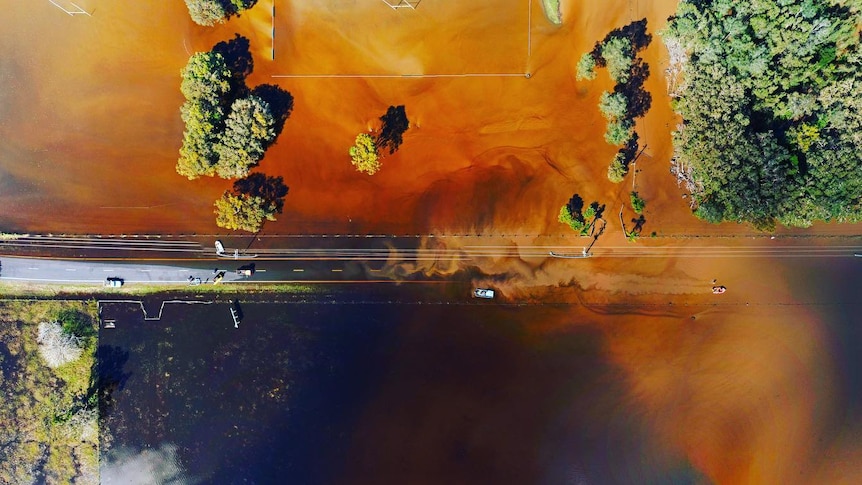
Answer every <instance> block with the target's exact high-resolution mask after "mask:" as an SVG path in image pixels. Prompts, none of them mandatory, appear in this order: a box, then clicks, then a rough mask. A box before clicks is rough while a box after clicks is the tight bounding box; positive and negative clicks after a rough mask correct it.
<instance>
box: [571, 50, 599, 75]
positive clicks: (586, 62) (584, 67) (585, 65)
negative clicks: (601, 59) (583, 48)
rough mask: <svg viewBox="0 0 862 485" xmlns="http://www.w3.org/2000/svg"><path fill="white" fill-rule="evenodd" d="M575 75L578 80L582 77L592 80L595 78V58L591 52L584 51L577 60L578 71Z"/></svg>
mask: <svg viewBox="0 0 862 485" xmlns="http://www.w3.org/2000/svg"><path fill="white" fill-rule="evenodd" d="M575 77H576V79H577V80H578V81H581V80H584V79H586V80H587V81H592V80H593V79H595V78H596V60H595V58H593V55H592V53H590V52H585V53H584V55H582V56H581V58H580V59H579V60H578V72H577V74H576V76H575Z"/></svg>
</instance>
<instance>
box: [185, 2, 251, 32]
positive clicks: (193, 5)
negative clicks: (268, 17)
mask: <svg viewBox="0 0 862 485" xmlns="http://www.w3.org/2000/svg"><path fill="white" fill-rule="evenodd" d="M256 3H257V0H186V6H187V7H188V8H189V15H190V16H191V17H192V20H194V21H195V23H196V24H198V25H204V26H207V27H211V26H213V25H216V24H220V23H223V22H226V21H227V20H228V19H229V18H231V17H233V16H234V15H239V14H240V13H242V11H243V10H247V9H250V8H251V7H254V5H255V4H256Z"/></svg>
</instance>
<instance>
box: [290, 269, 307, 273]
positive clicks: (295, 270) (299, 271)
mask: <svg viewBox="0 0 862 485" xmlns="http://www.w3.org/2000/svg"><path fill="white" fill-rule="evenodd" d="M293 271H294V273H301V272H303V271H305V270H304V269H300V268H294V270H293Z"/></svg>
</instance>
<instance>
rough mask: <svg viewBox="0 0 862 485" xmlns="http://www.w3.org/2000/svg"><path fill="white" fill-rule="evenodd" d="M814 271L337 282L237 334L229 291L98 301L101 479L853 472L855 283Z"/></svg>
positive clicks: (484, 478) (484, 479)
mask: <svg viewBox="0 0 862 485" xmlns="http://www.w3.org/2000/svg"><path fill="white" fill-rule="evenodd" d="M819 265H820V264H819V263H818V262H817V261H816V260H813V259H812V260H803V261H795V262H794V263H793V264H788V265H786V266H778V267H774V268H773V270H772V271H773V272H774V273H775V276H768V273H769V271H768V270H762V271H763V272H764V274H767V276H766V277H767V280H769V279H770V278H772V277H777V276H778V275H780V276H782V277H785V278H786V279H787V281H790V282H791V283H790V284H789V285H788V286H787V287H785V288H782V289H781V290H780V291H778V292H776V293H775V294H763V295H761V296H753V295H754V294H753V293H749V295H748V298H746V299H738V298H735V297H733V295H732V294H731V293H729V294H728V295H723V296H728V297H731V298H730V299H727V300H722V299H717V298H718V297H706V298H703V299H693V298H691V297H687V296H685V295H669V296H667V297H666V298H667V300H666V301H665V302H663V303H649V302H644V301H641V300H637V299H635V300H629V299H625V298H613V297H612V298H609V299H607V300H605V299H598V298H596V297H595V295H591V294H588V295H586V296H585V298H584V301H583V302H582V304H565V303H561V304H545V305H535V304H533V305H529V304H528V305H522V304H517V303H514V304H495V303H493V302H491V303H490V304H489V302H484V301H478V300H473V301H470V300H468V299H462V300H461V301H460V302H459V301H457V300H456V299H453V298H452V297H451V295H443V294H440V295H436V296H435V295H434V294H433V293H432V292H431V291H430V290H429V293H428V295H426V296H425V298H424V299H421V301H422V303H418V302H414V303H404V302H402V303H398V302H397V301H396V302H392V303H350V304H345V303H339V302H338V301H337V300H339V299H345V298H347V297H346V296H345V295H338V294H332V295H327V296H326V297H325V298H323V299H322V300H321V301H319V302H317V303H315V302H314V299H313V298H309V297H304V298H303V300H304V303H299V302H296V303H287V304H285V303H282V304H279V303H245V304H242V309H243V312H244V314H245V318H244V320H243V322H242V324H241V325H240V328H238V329H235V328H234V327H233V324H232V322H231V319H230V315H229V312H228V305H227V304H226V303H222V304H212V305H177V306H168V307H166V309H165V313H164V316H163V318H162V320H161V321H159V322H144V321H143V320H142V318H141V316H140V313H139V309H138V308H137V307H121V306H112V307H110V308H108V307H106V308H105V309H104V311H107V313H106V314H110V315H111V316H112V317H113V318H117V327H116V328H115V329H111V330H105V329H103V330H102V334H101V338H102V341H101V342H102V344H103V345H107V346H111V347H112V348H114V349H116V351H115V355H117V356H118V360H117V361H118V362H122V363H121V365H118V366H116V368H117V371H116V373H115V375H117V376H121V378H122V380H123V384H122V385H121V386H119V388H118V390H117V391H116V392H115V393H114V394H113V398H114V401H113V405H112V407H111V409H110V410H109V412H108V414H107V419H106V425H105V426H104V427H103V429H102V432H103V446H102V450H103V456H102V477H103V479H105V477H119V476H128V474H130V473H142V474H143V473H153V471H161V472H163V473H164V474H165V475H164V478H165V479H167V478H169V477H173V478H177V477H179V478H181V479H182V480H181V481H180V483H183V481H185V483H212V482H214V483H242V482H243V481H248V482H254V483H284V481H285V480H288V481H289V482H292V483H351V484H353V483H368V484H371V483H441V482H446V483H513V484H515V483H518V484H523V483H581V482H582V481H586V482H587V483H632V482H638V483H668V482H674V483H700V482H703V481H705V480H710V481H714V482H718V483H740V482H764V481H766V482H781V483H830V482H836V481H838V482H840V481H842V480H843V481H844V482H846V481H847V480H850V481H854V477H856V478H858V477H860V476H862V474H860V472H862V470H860V469H859V468H858V466H859V465H858V464H859V463H860V461H859V460H858V458H859V457H860V453H862V448H860V443H859V441H858V438H857V436H858V434H856V430H858V429H859V426H860V423H862V421H860V418H862V399H860V396H859V392H858V389H859V386H860V382H859V373H858V367H859V362H858V349H859V346H860V345H862V336H860V334H859V331H858V320H859V319H858V316H857V315H858V312H859V311H860V307H859V302H858V300H857V299H856V295H855V292H854V291H853V290H852V288H856V287H858V285H859V284H860V283H862V281H860V279H859V274H858V272H857V271H855V270H854V269H853V268H852V267H848V266H847V265H846V264H845V265H844V268H843V269H842V268H841V267H840V266H837V265H835V266H831V267H828V269H829V270H830V271H824V272H822V273H818V272H817V271H816V269H817V267H818V266H819ZM799 274H810V275H812V277H813V278H815V279H816V281H813V282H811V283H812V284H814V285H816V287H817V290H816V291H811V290H808V289H807V285H806V283H805V282H804V281H802V280H801V279H800V278H797V277H796V276H798V275H799ZM381 291H382V290H378V291H376V292H375V293H374V295H373V297H372V298H368V300H369V301H371V300H374V299H375V298H379V297H380V292H381ZM737 296H738V295H737ZM345 301H347V300H345ZM350 301H354V302H360V301H361V294H353V295H350ZM108 310H109V311H108ZM105 442H107V443H105Z"/></svg>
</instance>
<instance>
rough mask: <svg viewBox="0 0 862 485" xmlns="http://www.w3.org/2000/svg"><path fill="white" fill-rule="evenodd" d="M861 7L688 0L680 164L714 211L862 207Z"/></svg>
mask: <svg viewBox="0 0 862 485" xmlns="http://www.w3.org/2000/svg"><path fill="white" fill-rule="evenodd" d="M860 23H862V16H860V13H859V10H858V9H851V8H848V7H846V6H844V4H843V3H840V2H835V1H827V0H783V1H780V2H747V1H742V0H722V1H716V2H702V1H690V0H683V1H681V2H680V4H679V6H678V9H677V13H676V15H675V16H674V17H672V18H671V20H670V22H669V25H668V29H667V32H666V33H665V36H666V37H667V38H669V39H671V40H672V41H674V42H678V43H679V45H681V46H682V48H683V49H684V50H685V52H686V53H687V57H688V59H687V62H686V64H685V67H684V69H683V70H682V72H683V78H684V79H683V82H682V86H683V89H682V91H681V93H680V97H679V98H678V99H677V100H676V102H675V108H676V110H677V111H678V112H679V113H680V115H681V116H682V118H683V125H682V129H681V130H679V131H678V132H676V133H675V134H674V145H675V150H676V152H675V157H674V161H673V171H674V172H675V173H676V174H677V177H678V178H679V180H680V181H681V182H684V183H685V184H686V186H687V188H688V189H689V190H690V191H691V193H692V201H693V206H694V208H695V214H696V215H697V216H699V217H701V218H703V219H705V220H707V221H711V222H720V221H737V222H749V223H752V224H753V225H755V227H758V228H761V229H771V228H772V227H774V225H775V223H776V222H778V223H781V224H784V225H789V226H808V225H810V224H811V223H812V222H813V221H815V220H827V221H828V220H837V221H858V220H860V218H862V170H860V169H862V159H860V153H862V136H860V135H859V133H862V98H860V97H859V96H857V95H856V93H857V92H858V91H859V87H860V86H862V49H860V41H859V35H858V32H857V28H856V26H857V25H859V24H860Z"/></svg>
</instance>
